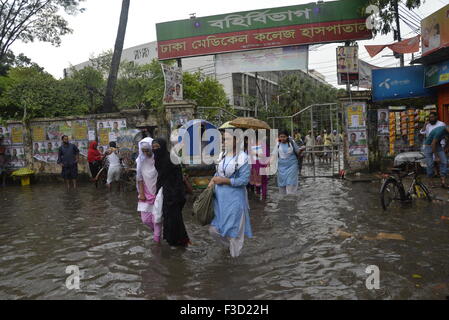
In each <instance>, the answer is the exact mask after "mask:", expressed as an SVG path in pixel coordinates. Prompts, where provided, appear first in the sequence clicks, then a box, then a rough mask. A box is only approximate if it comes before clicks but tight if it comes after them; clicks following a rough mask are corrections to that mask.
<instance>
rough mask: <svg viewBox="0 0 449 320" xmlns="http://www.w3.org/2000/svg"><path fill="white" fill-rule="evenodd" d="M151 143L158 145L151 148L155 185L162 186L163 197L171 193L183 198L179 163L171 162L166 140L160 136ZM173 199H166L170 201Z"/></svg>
mask: <svg viewBox="0 0 449 320" xmlns="http://www.w3.org/2000/svg"><path fill="white" fill-rule="evenodd" d="M153 143H158V144H159V145H160V148H159V149H153V153H154V167H155V168H156V170H157V174H158V176H157V183H156V187H157V190H159V189H160V188H161V187H164V186H165V187H166V188H164V199H165V198H166V197H170V195H173V196H174V197H175V198H178V199H179V198H182V199H184V193H185V191H184V181H183V179H182V169H181V167H180V166H179V165H175V164H173V162H172V161H171V159H170V152H169V151H168V148H167V141H166V140H165V139H162V138H157V139H154V140H153ZM171 200H174V199H167V201H171Z"/></svg>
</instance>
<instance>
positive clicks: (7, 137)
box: [0, 126, 11, 146]
mask: <svg viewBox="0 0 449 320" xmlns="http://www.w3.org/2000/svg"><path fill="white" fill-rule="evenodd" d="M0 138H3V145H6V146H7V145H10V144H11V132H10V131H9V129H8V127H2V126H0Z"/></svg>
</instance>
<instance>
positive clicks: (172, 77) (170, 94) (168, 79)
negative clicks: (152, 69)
mask: <svg viewBox="0 0 449 320" xmlns="http://www.w3.org/2000/svg"><path fill="white" fill-rule="evenodd" d="M161 66H162V71H163V72H164V79H165V92H164V102H174V101H181V100H182V98H183V97H182V95H183V91H182V69H181V68H179V67H177V66H169V65H166V64H164V63H161Z"/></svg>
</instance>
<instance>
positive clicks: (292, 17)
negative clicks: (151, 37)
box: [156, 0, 372, 60]
mask: <svg viewBox="0 0 449 320" xmlns="http://www.w3.org/2000/svg"><path fill="white" fill-rule="evenodd" d="M368 2H369V0H357V1H356V0H340V1H330V2H323V3H315V2H313V3H309V4H304V5H297V6H289V7H281V8H272V9H262V10H255V11H245V12H237V13H231V14H224V15H217V16H209V17H203V18H193V19H186V20H179V21H172V22H164V23H159V24H157V25H156V31H157V40H158V56H159V59H160V60H165V59H174V58H182V57H191V56H198V55H207V54H217V53H224V52H233V51H245V50H254V49H265V48H276V47H283V46H294V45H306V44H313V43H325V42H343V41H348V40H362V39H370V38H371V37H372V34H371V30H368V28H367V26H366V18H367V16H366V14H365V8H366V6H367V5H368Z"/></svg>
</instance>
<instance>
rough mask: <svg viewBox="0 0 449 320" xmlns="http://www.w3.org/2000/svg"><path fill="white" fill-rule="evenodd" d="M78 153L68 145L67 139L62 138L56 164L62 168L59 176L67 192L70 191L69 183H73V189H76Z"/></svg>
mask: <svg viewBox="0 0 449 320" xmlns="http://www.w3.org/2000/svg"><path fill="white" fill-rule="evenodd" d="M79 153H80V151H79V150H78V148H77V147H76V146H75V145H74V144H71V143H69V137H67V136H65V135H64V136H62V146H60V147H59V151H58V164H60V165H61V166H62V172H61V175H62V178H63V179H64V181H65V183H66V186H67V190H69V189H70V181H72V182H73V188H74V189H76V179H77V178H78V161H79Z"/></svg>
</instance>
